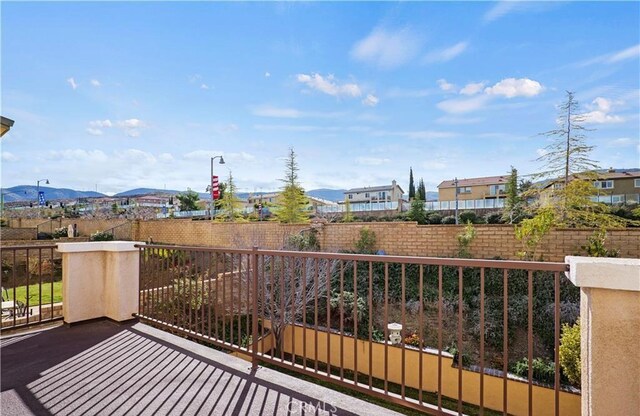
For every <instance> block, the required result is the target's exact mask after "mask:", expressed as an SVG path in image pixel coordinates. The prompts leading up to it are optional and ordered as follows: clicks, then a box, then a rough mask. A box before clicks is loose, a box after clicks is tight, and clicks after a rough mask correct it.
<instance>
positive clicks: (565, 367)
mask: <svg viewBox="0 0 640 416" xmlns="http://www.w3.org/2000/svg"><path fill="white" fill-rule="evenodd" d="M559 354H560V367H562V371H563V373H564V374H565V376H567V379H568V380H569V382H570V383H572V384H573V385H576V386H580V380H581V368H582V367H581V365H582V364H581V361H580V321H578V322H576V324H575V325H569V324H564V325H562V334H561V335H560V351H559Z"/></svg>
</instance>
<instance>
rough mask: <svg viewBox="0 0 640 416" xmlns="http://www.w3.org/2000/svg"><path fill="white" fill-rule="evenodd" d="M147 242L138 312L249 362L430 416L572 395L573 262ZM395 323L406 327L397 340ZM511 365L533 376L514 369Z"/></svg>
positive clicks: (532, 410)
mask: <svg viewBox="0 0 640 416" xmlns="http://www.w3.org/2000/svg"><path fill="white" fill-rule="evenodd" d="M138 247H139V248H140V297H139V303H140V304H139V314H138V315H137V316H138V317H139V318H141V319H143V320H145V321H147V322H149V323H152V324H154V325H157V326H159V327H162V328H164V329H167V330H169V331H172V332H176V333H179V334H181V335H186V336H189V337H191V338H194V339H197V340H200V341H204V342H207V343H210V344H212V345H215V346H218V347H223V348H226V349H229V350H231V351H234V352H236V353H239V354H245V355H247V356H249V357H250V358H251V360H252V362H253V366H254V368H255V367H256V366H257V365H258V363H259V362H262V363H266V364H270V365H275V366H279V367H284V368H286V369H289V370H293V371H296V372H300V373H303V374H307V375H311V376H313V377H316V378H319V379H323V380H328V381H331V382H334V383H337V384H340V385H343V386H347V387H349V388H351V389H354V390H357V391H360V392H365V393H368V394H370V395H373V396H378V397H381V398H384V399H385V400H388V401H392V402H395V403H398V404H402V405H404V406H408V407H412V408H415V409H419V410H421V411H426V412H428V413H430V414H463V409H468V408H467V407H465V406H471V407H472V408H475V409H476V410H479V413H480V414H482V413H483V411H484V410H485V409H493V410H497V411H501V412H504V414H507V413H509V414H512V413H518V412H517V411H513V410H512V407H513V406H520V407H521V408H523V409H525V410H522V411H521V412H520V413H521V414H529V415H532V414H538V410H539V409H540V407H544V408H552V409H553V411H552V412H548V413H549V414H555V415H558V414H559V413H560V408H561V394H562V400H563V404H566V403H564V401H565V400H571V398H569V399H567V397H566V395H567V394H569V395H573V396H574V397H575V393H576V391H577V390H575V389H572V388H571V387H570V386H568V385H567V384H566V381H564V378H562V376H561V371H560V365H559V342H560V326H561V323H571V324H572V323H574V322H575V321H576V319H577V316H578V314H579V291H578V289H577V288H575V287H574V286H573V285H572V284H571V282H569V281H568V279H567V278H566V277H564V273H563V272H565V271H567V270H568V266H567V265H566V264H563V263H541V262H518V261H499V260H472V259H448V258H428V257H402V256H378V255H355V254H338V253H316V252H292V251H273V250H259V249H257V248H254V249H253V250H240V249H237V250H235V249H214V248H201V247H178V246H166V245H153V246H138ZM390 324H400V325H401V326H402V329H401V330H400V333H399V335H400V339H398V337H397V335H398V334H394V332H397V327H394V326H393V325H390ZM539 357H546V358H547V359H548V360H549V361H551V363H550V364H549V365H550V366H552V368H553V375H552V376H550V378H547V379H540V380H537V379H536V378H537V377H538V375H537V374H536V373H534V364H535V363H534V358H535V359H537V358H539ZM516 362H520V368H522V364H524V365H525V367H526V370H525V371H524V373H523V372H522V370H520V374H519V375H518V374H513V373H511V372H510V370H511V369H512V368H513V367H514V364H515V363H516ZM534 374H535V376H534ZM476 379H477V382H476V381H475V380H476ZM489 381H491V382H490V383H489ZM470 383H471V384H473V385H472V386H470V385H469V384H470ZM514 383H515V384H514ZM522 383H525V384H526V386H527V388H526V393H525V394H524V396H517V395H518V394H521V393H522V392H523V391H525V389H524V388H523V387H521V386H522ZM563 383H564V384H563ZM517 384H520V386H518V385H517ZM487 386H489V387H487ZM496 386H500V387H499V389H498V390H496V389H497V387H496ZM489 389H492V390H491V391H489ZM534 389H535V394H534ZM538 389H545V392H547V393H544V394H541V393H540V391H539V390H538ZM476 391H478V392H479V394H477V395H476V394H475V393H472V392H476ZM518 392H520V393H518ZM545 394H546V396H545ZM577 403H578V406H577V409H578V410H579V397H578V401H577ZM523 406H524V407H523ZM551 406H552V407H551ZM563 408H564V407H563Z"/></svg>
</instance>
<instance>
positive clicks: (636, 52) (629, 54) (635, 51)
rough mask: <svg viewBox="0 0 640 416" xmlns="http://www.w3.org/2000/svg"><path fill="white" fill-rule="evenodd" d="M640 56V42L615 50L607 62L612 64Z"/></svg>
mask: <svg viewBox="0 0 640 416" xmlns="http://www.w3.org/2000/svg"><path fill="white" fill-rule="evenodd" d="M638 56H640V44H637V45H635V46H632V47H630V48H627V49H623V50H621V51H618V52H615V53H614V54H613V55H611V56H610V57H609V58H607V60H606V62H607V63H610V64H612V63H615V62H620V61H624V60H627V59H631V58H636V57H638Z"/></svg>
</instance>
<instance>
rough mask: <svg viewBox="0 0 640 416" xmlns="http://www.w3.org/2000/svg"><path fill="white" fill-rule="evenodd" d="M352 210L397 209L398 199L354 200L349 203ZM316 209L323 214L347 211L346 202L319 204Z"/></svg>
mask: <svg viewBox="0 0 640 416" xmlns="http://www.w3.org/2000/svg"><path fill="white" fill-rule="evenodd" d="M349 209H350V210H351V211H352V212H369V211H395V210H397V209H398V201H392V202H352V203H350V204H349ZM316 211H317V212H318V213H321V214H327V213H334V212H336V213H337V212H345V211H346V206H345V205H344V204H335V205H319V206H318V207H317V208H316Z"/></svg>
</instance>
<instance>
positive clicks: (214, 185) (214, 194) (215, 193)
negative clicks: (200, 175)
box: [211, 175, 220, 201]
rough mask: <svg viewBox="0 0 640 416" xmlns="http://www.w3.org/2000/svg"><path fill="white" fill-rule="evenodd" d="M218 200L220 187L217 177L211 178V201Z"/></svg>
mask: <svg viewBox="0 0 640 416" xmlns="http://www.w3.org/2000/svg"><path fill="white" fill-rule="evenodd" d="M218 198H220V185H219V184H218V177H217V176H215V175H214V176H212V177H211V199H213V200H214V201H215V200H217V199H218Z"/></svg>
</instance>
